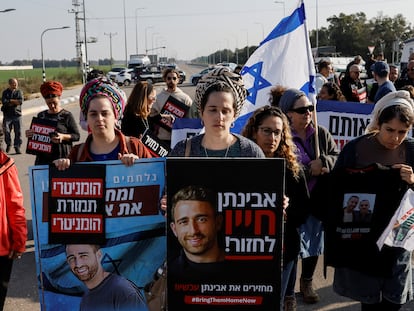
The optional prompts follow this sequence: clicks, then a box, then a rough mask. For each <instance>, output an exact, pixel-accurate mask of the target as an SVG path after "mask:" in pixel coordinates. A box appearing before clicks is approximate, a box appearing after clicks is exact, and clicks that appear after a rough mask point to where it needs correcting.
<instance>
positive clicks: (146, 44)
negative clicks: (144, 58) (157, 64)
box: [145, 26, 154, 54]
mask: <svg viewBox="0 0 414 311" xmlns="http://www.w3.org/2000/svg"><path fill="white" fill-rule="evenodd" d="M152 28H154V26H148V27H145V54H148V39H147V36H148V35H147V30H148V29H152Z"/></svg>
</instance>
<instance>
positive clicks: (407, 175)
mask: <svg viewBox="0 0 414 311" xmlns="http://www.w3.org/2000/svg"><path fill="white" fill-rule="evenodd" d="M392 168H396V169H400V176H401V179H402V180H404V181H405V182H406V183H407V184H409V185H412V184H414V173H413V168H412V167H411V166H409V165H407V164H394V165H393V166H392Z"/></svg>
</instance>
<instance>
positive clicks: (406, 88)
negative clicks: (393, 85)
mask: <svg viewBox="0 0 414 311" xmlns="http://www.w3.org/2000/svg"><path fill="white" fill-rule="evenodd" d="M400 90H404V91H407V92H408V93H410V97H411V99H414V86H412V85H410V84H408V85H404V86H402V87H401V88H400Z"/></svg>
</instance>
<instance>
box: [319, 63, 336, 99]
mask: <svg viewBox="0 0 414 311" xmlns="http://www.w3.org/2000/svg"><path fill="white" fill-rule="evenodd" d="M332 73H333V67H332V63H331V62H330V61H327V60H323V61H320V62H319V64H318V73H317V74H316V77H315V89H316V94H319V91H320V90H321V88H322V86H323V85H324V84H325V83H327V82H328V77H329V75H331V74H332Z"/></svg>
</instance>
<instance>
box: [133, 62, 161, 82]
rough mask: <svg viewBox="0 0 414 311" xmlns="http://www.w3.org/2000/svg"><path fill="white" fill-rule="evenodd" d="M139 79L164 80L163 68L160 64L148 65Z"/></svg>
mask: <svg viewBox="0 0 414 311" xmlns="http://www.w3.org/2000/svg"><path fill="white" fill-rule="evenodd" d="M138 80H139V81H147V82H148V83H158V82H164V81H163V79H162V69H161V68H160V67H158V66H152V67H147V68H145V69H143V70H142V72H141V73H140V75H139V78H138Z"/></svg>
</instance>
